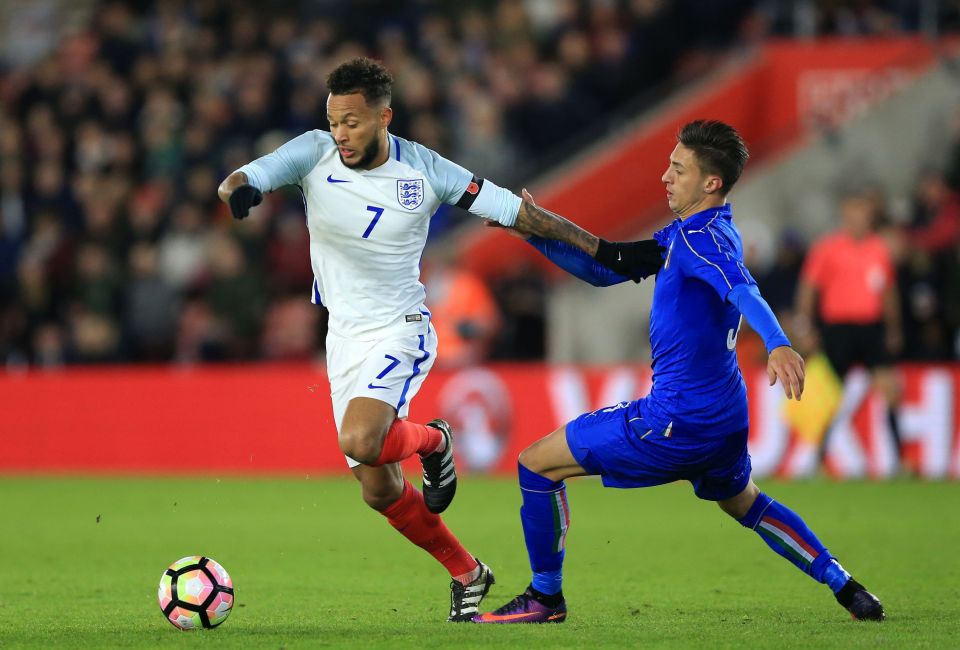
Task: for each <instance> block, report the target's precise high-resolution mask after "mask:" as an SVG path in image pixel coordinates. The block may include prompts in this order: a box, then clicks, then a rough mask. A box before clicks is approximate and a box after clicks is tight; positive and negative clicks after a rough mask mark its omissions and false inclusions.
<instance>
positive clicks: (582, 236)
mask: <svg viewBox="0 0 960 650" xmlns="http://www.w3.org/2000/svg"><path fill="white" fill-rule="evenodd" d="M513 227H514V228H515V229H516V230H518V231H520V232H521V233H524V234H526V235H536V236H538V237H543V238H544V239H556V240H557V241H562V242H565V243H567V244H570V245H571V246H575V247H576V248H579V249H580V250H582V251H583V252H584V253H586V254H587V255H589V256H590V257H595V256H596V254H597V247H598V246H599V244H600V238H599V237H597V236H596V235H593V234H591V233H589V232H587V231H586V230H584V229H583V228H581V227H580V226H578V225H577V224H575V223H573V222H572V221H568V220H567V219H564V218H563V217H561V216H560V215H559V214H557V213H556V212H551V211H550V210H546V209H544V208H541V207H540V206H538V205H537V204H536V203H534V201H533V197H532V196H530V193H529V192H527V191H526V190H523V203H521V204H520V210H519V212H517V221H516V223H514V224H513Z"/></svg>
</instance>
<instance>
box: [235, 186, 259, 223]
mask: <svg viewBox="0 0 960 650" xmlns="http://www.w3.org/2000/svg"><path fill="white" fill-rule="evenodd" d="M262 201H263V193H262V192H261V191H260V190H258V189H257V188H255V187H254V186H253V185H241V186H240V187H238V188H237V189H235V190H234V191H233V193H232V194H231V195H230V212H231V213H232V214H233V218H234V219H243V218H244V217H246V216H247V215H249V214H250V208H252V207H253V206H255V205H260V203H261V202H262Z"/></svg>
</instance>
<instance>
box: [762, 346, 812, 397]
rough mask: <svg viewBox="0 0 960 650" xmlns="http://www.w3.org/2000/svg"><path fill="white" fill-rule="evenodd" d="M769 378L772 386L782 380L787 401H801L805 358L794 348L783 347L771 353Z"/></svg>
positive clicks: (768, 369)
mask: <svg viewBox="0 0 960 650" xmlns="http://www.w3.org/2000/svg"><path fill="white" fill-rule="evenodd" d="M767 376H769V377H770V385H771V386H773V385H774V384H775V383H777V379H779V380H780V385H781V386H783V393H784V395H786V396H787V399H790V398H793V399H795V400H797V401H800V396H801V395H803V377H804V370H803V357H801V356H800V355H799V354H797V353H796V351H795V350H794V349H793V348H791V347H789V346H787V345H781V346H780V347H779V348H775V349H774V350H773V351H772V352H771V353H770V358H769V359H767Z"/></svg>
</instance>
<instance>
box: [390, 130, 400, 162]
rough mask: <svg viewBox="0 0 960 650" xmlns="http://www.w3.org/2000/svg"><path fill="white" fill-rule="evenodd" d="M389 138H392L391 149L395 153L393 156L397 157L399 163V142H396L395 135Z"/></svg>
mask: <svg viewBox="0 0 960 650" xmlns="http://www.w3.org/2000/svg"><path fill="white" fill-rule="evenodd" d="M390 137H392V138H393V148H394V151H395V152H396V154H395V155H396V156H397V162H400V141H399V140H397V136H395V135H393V136H390Z"/></svg>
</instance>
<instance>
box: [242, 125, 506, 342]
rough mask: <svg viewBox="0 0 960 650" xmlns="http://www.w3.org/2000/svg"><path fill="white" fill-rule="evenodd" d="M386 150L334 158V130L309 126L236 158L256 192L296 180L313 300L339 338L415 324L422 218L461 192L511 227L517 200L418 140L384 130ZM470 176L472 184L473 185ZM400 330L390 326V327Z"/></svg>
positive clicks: (420, 307)
mask: <svg viewBox="0 0 960 650" xmlns="http://www.w3.org/2000/svg"><path fill="white" fill-rule="evenodd" d="M387 137H388V140H389V144H390V157H389V159H388V160H387V162H385V163H384V164H383V165H380V166H379V167H377V168H376V169H370V170H366V169H352V168H350V167H347V166H346V165H344V164H343V163H342V162H341V160H340V155H339V152H338V151H337V147H336V143H335V142H334V140H333V136H332V135H331V134H330V133H329V132H327V131H321V130H315V131H308V132H307V133H304V134H303V135H300V136H298V137H296V138H294V139H293V140H291V141H289V142H287V143H286V144H284V145H283V146H281V147H280V148H278V149H277V150H276V151H274V152H273V153H270V154H268V155H266V156H263V157H262V158H258V159H257V160H255V161H253V162H251V163H249V164H247V165H244V166H243V167H241V168H240V169H239V170H238V171H241V172H244V173H245V174H246V176H247V179H248V181H249V183H250V184H251V185H253V186H254V187H256V188H258V189H259V190H261V191H263V192H269V191H272V190H275V189H277V188H279V187H282V186H284V185H298V186H299V187H300V189H301V190H302V192H303V196H304V203H305V206H306V211H307V227H308V229H309V231H310V258H311V264H312V266H313V273H314V278H315V279H314V283H313V297H312V301H313V302H315V303H317V304H322V305H324V306H326V307H327V309H328V310H329V312H330V319H329V325H328V326H329V329H330V331H331V332H333V333H335V334H337V335H338V336H342V337H347V338H353V339H367V340H370V339H375V338H380V337H382V336H385V335H391V336H392V335H396V334H402V332H403V329H405V328H410V329H411V330H416V331H420V330H422V326H423V323H422V322H420V318H421V315H423V314H426V313H428V312H427V310H426V307H425V306H424V297H425V291H424V287H423V285H422V284H421V283H420V257H421V255H422V253H423V248H424V245H425V244H426V241H427V228H428V225H429V221H430V217H432V216H433V214H434V213H435V212H436V211H437V208H438V207H439V206H440V203H441V202H443V203H449V204H456V203H457V202H458V201H459V200H460V199H461V197H463V196H464V193H465V192H467V191H468V190H469V191H470V193H471V194H473V195H475V196H474V197H472V199H473V200H472V201H471V202H470V203H471V204H470V206H469V209H470V211H471V212H473V213H475V214H480V215H481V216H484V217H487V218H490V219H495V220H497V221H500V222H501V223H504V224H505V225H511V224H512V223H513V221H514V220H515V219H516V215H517V211H518V210H519V207H520V198H519V197H517V196H516V195H514V194H512V193H510V192H507V191H506V190H503V189H501V188H498V187H497V186H496V185H494V184H493V183H490V182H489V181H479V179H474V177H473V175H472V174H471V173H470V172H468V171H467V170H466V169H464V168H462V167H460V166H459V165H456V164H454V163H452V162H450V161H449V160H446V159H445V158H443V157H441V156H440V155H438V154H437V153H435V152H434V151H431V150H430V149H427V148H426V147H424V146H422V145H420V144H417V143H414V142H410V141H407V140H404V139H402V138H398V137H396V136H393V135H390V134H388V136H387ZM477 181H479V185H478V184H477ZM398 328H399V329H398Z"/></svg>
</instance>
